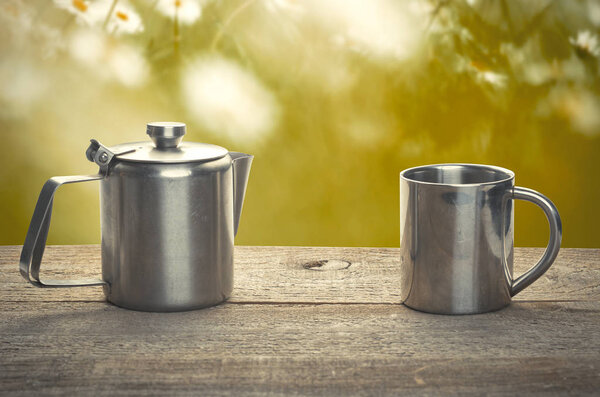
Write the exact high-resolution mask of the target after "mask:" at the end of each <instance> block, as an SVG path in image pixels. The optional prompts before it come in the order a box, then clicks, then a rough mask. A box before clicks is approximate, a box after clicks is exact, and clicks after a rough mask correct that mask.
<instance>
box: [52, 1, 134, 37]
mask: <svg viewBox="0 0 600 397" xmlns="http://www.w3.org/2000/svg"><path fill="white" fill-rule="evenodd" d="M113 3H114V0H96V1H88V0H54V4H55V5H56V6H57V7H59V8H62V9H64V10H67V11H68V12H70V13H71V14H73V15H75V17H76V20H77V22H78V23H79V24H81V25H85V26H92V27H100V26H104V24H105V23H106V29H107V30H108V31H109V32H111V33H114V34H117V35H119V34H122V33H126V34H134V33H140V32H143V31H144V25H143V24H142V19H141V18H140V16H139V15H138V14H137V13H136V12H135V10H134V9H133V8H132V7H131V6H130V5H129V4H128V3H127V2H124V1H122V0H121V1H119V2H117V3H116V4H115V5H114V9H113ZM111 9H112V13H111V14H110V18H108V21H107V20H106V19H107V17H108V13H109V12H111Z"/></svg>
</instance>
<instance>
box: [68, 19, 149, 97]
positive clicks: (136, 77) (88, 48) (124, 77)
mask: <svg viewBox="0 0 600 397" xmlns="http://www.w3.org/2000/svg"><path fill="white" fill-rule="evenodd" d="M68 49H69V53H70V54H71V56H72V57H73V58H74V59H76V60H78V61H79V62H81V63H82V64H84V65H86V66H87V67H88V68H89V69H91V70H92V71H93V72H95V73H96V75H97V76H99V77H100V78H103V79H106V80H116V81H118V82H119V83H121V84H123V85H124V86H126V87H138V86H140V85H142V84H143V83H145V82H146V80H147V79H148V76H149V74H150V73H149V72H150V70H149V69H150V68H149V66H148V64H147V62H146V59H145V58H144V56H143V55H142V53H141V52H140V50H139V49H138V48H137V47H133V46H130V45H126V44H121V43H116V42H115V40H110V38H107V37H106V35H104V34H102V33H101V32H99V31H98V30H95V29H80V30H76V31H75V32H73V33H72V34H71V36H70V38H69V44H68Z"/></svg>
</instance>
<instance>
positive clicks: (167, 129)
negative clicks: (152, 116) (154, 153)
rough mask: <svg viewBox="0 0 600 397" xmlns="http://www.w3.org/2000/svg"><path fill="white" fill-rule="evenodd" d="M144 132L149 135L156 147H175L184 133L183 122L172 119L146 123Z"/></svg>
mask: <svg viewBox="0 0 600 397" xmlns="http://www.w3.org/2000/svg"><path fill="white" fill-rule="evenodd" d="M146 134H148V135H150V138H152V141H153V142H154V146H156V148H157V149H168V148H176V147H177V146H178V145H179V143H180V142H181V139H182V138H183V136H184V135H185V124H184V123H178V122H172V121H156V122H152V123H148V124H147V125H146Z"/></svg>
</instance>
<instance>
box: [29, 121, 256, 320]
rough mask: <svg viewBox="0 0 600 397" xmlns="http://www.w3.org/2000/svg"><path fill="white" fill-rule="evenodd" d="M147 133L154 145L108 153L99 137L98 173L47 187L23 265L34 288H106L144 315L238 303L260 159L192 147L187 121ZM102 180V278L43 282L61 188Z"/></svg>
mask: <svg viewBox="0 0 600 397" xmlns="http://www.w3.org/2000/svg"><path fill="white" fill-rule="evenodd" d="M146 131H147V134H148V135H149V136H150V138H151V139H152V141H153V142H150V141H145V142H133V143H124V144H120V145H116V146H113V147H106V146H104V145H102V144H101V143H99V142H98V141H96V140H92V141H91V144H90V146H89V147H88V149H87V151H86V156H87V158H88V160H90V161H92V162H94V163H96V164H97V165H98V166H99V172H98V173H97V174H94V175H77V176H59V177H53V178H50V179H49V180H48V181H47V182H46V183H45V184H44V186H43V188H42V191H41V193H40V196H39V199H38V202H37V204H36V207H35V210H34V213H33V217H32V220H31V223H30V225H29V230H28V232H27V236H26V239H25V243H24V246H23V250H22V252H21V259H20V264H19V267H20V271H21V274H22V275H23V277H25V278H26V279H27V280H29V281H30V282H31V283H32V284H33V285H35V286H38V287H75V286H91V285H103V286H104V293H105V295H106V298H107V300H108V301H110V302H112V303H114V304H116V305H118V306H122V307H125V308H129V309H135V310H144V311H179V310H190V309H196V308H201V307H207V306H212V305H216V304H218V303H221V302H223V301H225V300H226V299H228V298H229V296H230V295H231V292H232V289H233V240H234V236H235V235H236V233H237V229H238V225H239V220H240V215H241V211H242V204H243V201H244V194H245V191H246V185H247V182H248V176H249V172H250V167H251V164H252V159H253V156H251V155H248V154H244V153H238V152H229V151H228V150H227V149H225V148H222V147H220V146H216V145H211V144H206V143H194V142H185V141H183V142H182V139H183V136H184V134H185V124H183V123H174V122H155V123H149V124H148V125H147V129H146ZM93 180H99V181H100V217H101V231H102V243H101V250H102V279H98V280H47V279H43V278H41V277H40V264H41V259H42V256H43V252H44V248H45V243H46V238H47V235H48V228H49V226H50V215H51V212H52V202H53V197H54V193H55V191H56V189H57V188H58V187H60V186H61V185H63V184H67V183H75V182H85V181H93Z"/></svg>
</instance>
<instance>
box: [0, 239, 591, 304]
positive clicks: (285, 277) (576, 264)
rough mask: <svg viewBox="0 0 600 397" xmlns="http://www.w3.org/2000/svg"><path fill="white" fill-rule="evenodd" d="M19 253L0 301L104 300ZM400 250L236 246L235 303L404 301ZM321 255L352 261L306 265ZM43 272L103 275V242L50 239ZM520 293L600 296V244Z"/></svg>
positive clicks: (531, 254) (10, 260)
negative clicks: (25, 261)
mask: <svg viewBox="0 0 600 397" xmlns="http://www.w3.org/2000/svg"><path fill="white" fill-rule="evenodd" d="M542 253H543V249H541V248H516V249H515V273H517V274H520V273H523V272H524V271H526V270H527V269H528V268H529V267H530V266H532V265H533V264H534V263H535V261H536V260H537V259H538V258H539V257H541V255H542ZM19 254H20V247H16V246H12V247H0V277H1V278H0V283H2V285H3V288H2V290H0V301H3V300H9V301H31V302H39V301H40V300H44V301H49V300H50V301H103V300H104V295H103V294H102V288H101V287H88V288H75V289H72V288H70V289H39V288H35V287H33V286H28V285H27V284H26V283H25V282H24V280H23V278H22V277H21V276H20V274H19V272H18V259H19ZM398 255H399V254H398V249H394V248H326V247H236V251H235V287H234V293H233V296H232V298H231V302H248V303H251V302H255V303H257V302H272V303H274V302H295V303H318V302H321V303H334V302H339V303H379V304H381V303H400V291H399V285H400V276H399V272H398V265H399V260H398ZM320 260H343V261H347V262H350V266H349V267H348V268H346V269H341V270H330V269H328V266H325V270H321V268H319V267H312V268H309V269H306V268H305V267H303V265H304V264H307V263H313V262H315V261H320ZM331 267H332V268H333V269H335V268H337V267H338V266H331ZM42 273H43V274H45V275H46V277H48V278H50V277H52V278H60V277H63V278H69V277H71V278H82V277H83V278H92V277H100V248H99V246H49V247H47V249H46V253H45V256H44V262H43V263H42ZM24 283H25V284H24ZM515 300H522V301H526V300H536V301H541V300H547V301H555V300H600V250H598V249H563V250H561V252H560V253H559V256H558V258H557V260H556V262H555V263H554V264H553V265H552V267H551V268H550V270H548V272H547V273H546V274H544V275H543V276H542V277H541V278H540V279H539V280H538V281H537V282H535V283H534V284H533V285H531V286H530V287H528V288H527V289H525V290H524V291H523V292H522V293H520V294H519V295H517V296H516V297H515Z"/></svg>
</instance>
